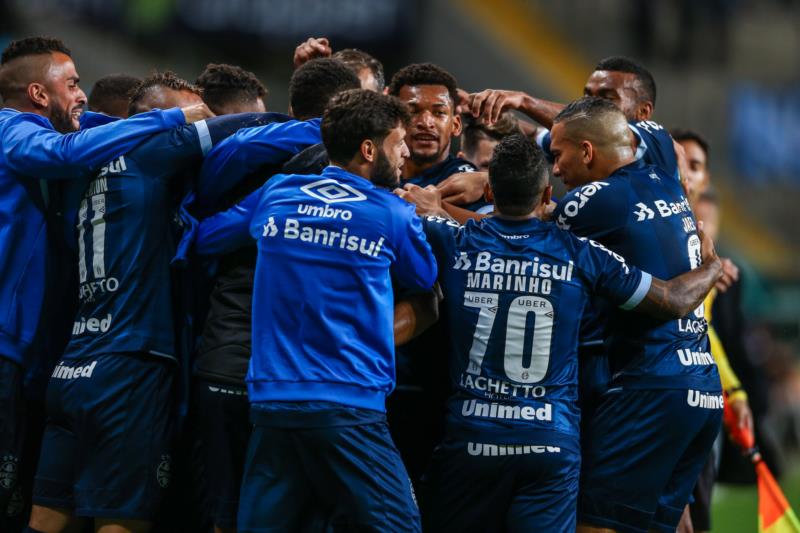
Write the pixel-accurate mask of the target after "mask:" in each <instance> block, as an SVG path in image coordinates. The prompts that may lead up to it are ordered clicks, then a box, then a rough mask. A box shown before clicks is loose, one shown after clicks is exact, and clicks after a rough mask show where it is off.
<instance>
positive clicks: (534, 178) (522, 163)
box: [487, 133, 550, 216]
mask: <svg viewBox="0 0 800 533" xmlns="http://www.w3.org/2000/svg"><path fill="white" fill-rule="evenodd" d="M488 188H489V189H490V191H487V192H490V193H491V194H487V197H488V198H489V199H490V200H494V205H495V209H496V210H497V212H498V213H500V214H501V215H509V216H526V215H530V214H531V213H533V212H534V210H535V209H536V207H537V206H539V205H541V204H543V203H544V204H546V203H548V202H549V201H550V185H549V176H548V174H547V159H546V158H545V155H544V152H543V151H542V149H541V148H539V146H538V145H536V144H535V143H533V142H531V140H530V139H529V138H528V137H526V136H525V135H524V134H522V133H514V134H511V135H508V136H506V137H505V138H503V139H502V140H501V141H500V142H498V143H497V146H495V147H494V152H493V153H492V159H491V160H490V161H489V185H488Z"/></svg>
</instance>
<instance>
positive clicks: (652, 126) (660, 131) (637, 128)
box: [628, 120, 670, 137]
mask: <svg viewBox="0 0 800 533" xmlns="http://www.w3.org/2000/svg"><path fill="white" fill-rule="evenodd" d="M628 127H630V129H631V130H633V131H634V132H636V133H645V134H648V135H653V136H661V137H664V136H666V137H669V136H670V135H669V132H668V131H667V129H666V128H665V127H664V126H662V125H661V124H659V123H658V122H656V121H654V120H631V121H629V122H628Z"/></svg>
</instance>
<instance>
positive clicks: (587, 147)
mask: <svg viewBox="0 0 800 533" xmlns="http://www.w3.org/2000/svg"><path fill="white" fill-rule="evenodd" d="M581 158H582V160H583V164H584V165H586V166H589V165H590V164H591V163H592V159H594V146H592V143H590V142H589V141H581Z"/></svg>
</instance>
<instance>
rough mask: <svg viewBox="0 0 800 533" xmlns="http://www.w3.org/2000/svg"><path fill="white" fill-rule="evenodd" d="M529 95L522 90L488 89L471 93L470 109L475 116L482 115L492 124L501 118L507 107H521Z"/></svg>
mask: <svg viewBox="0 0 800 533" xmlns="http://www.w3.org/2000/svg"><path fill="white" fill-rule="evenodd" d="M526 96H527V95H526V94H525V93H523V92H520V91H502V90H498V89H486V90H485V91H481V92H479V93H473V94H470V95H469V110H470V112H471V113H472V116H473V117H475V118H478V117H480V118H481V119H482V120H483V121H484V122H485V123H486V124H488V125H490V126H491V125H492V124H494V123H495V122H497V121H498V120H500V115H502V114H503V111H505V110H506V109H519V108H520V107H522V104H523V103H524V102H525V97H526Z"/></svg>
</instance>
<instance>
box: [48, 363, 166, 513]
mask: <svg viewBox="0 0 800 533" xmlns="http://www.w3.org/2000/svg"><path fill="white" fill-rule="evenodd" d="M172 376H173V363H171V362H170V361H168V360H166V359H163V358H158V357H153V356H149V355H137V354H113V355H112V354H107V355H98V356H96V357H89V358H85V359H79V360H70V361H62V362H60V363H59V364H58V365H57V366H56V368H55V370H54V371H53V376H52V377H51V378H50V383H49V385H48V387H47V417H48V418H47V426H46V428H45V433H44V437H43V440H42V452H41V456H40V459H39V468H38V470H37V473H36V481H35V483H34V491H33V502H34V503H35V504H37V505H43V506H47V507H60V508H66V509H71V510H73V511H74V513H75V515H76V516H87V517H103V518H127V519H139V520H149V519H151V518H152V517H153V515H154V514H155V512H156V511H157V509H158V506H159V504H160V503H161V500H162V499H163V497H164V496H165V495H166V492H167V487H168V486H169V482H170V471H171V457H170V448H171V441H172V424H173V412H174V409H173V405H174V402H173V389H172V381H173V378H172Z"/></svg>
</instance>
